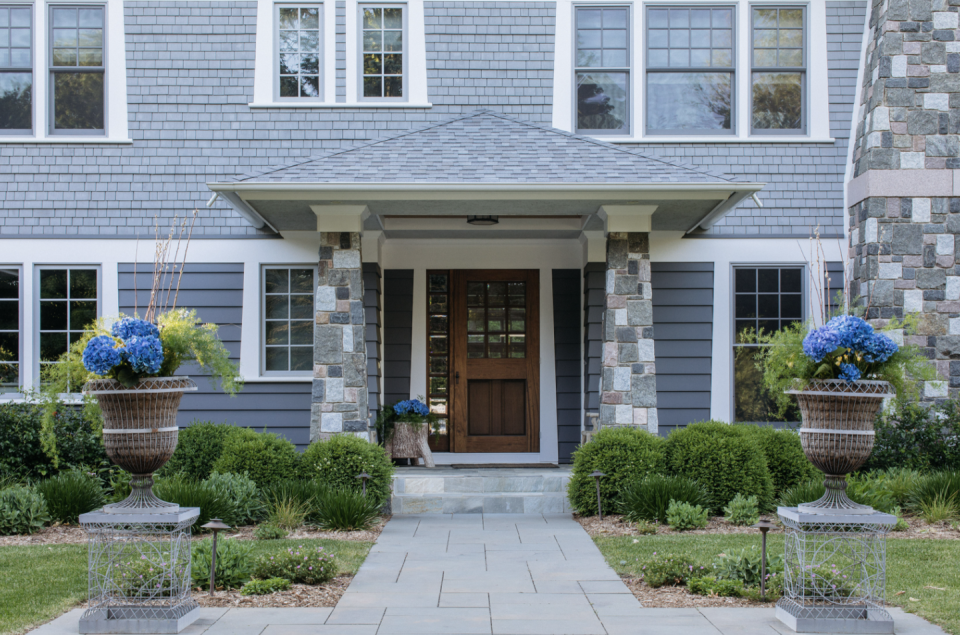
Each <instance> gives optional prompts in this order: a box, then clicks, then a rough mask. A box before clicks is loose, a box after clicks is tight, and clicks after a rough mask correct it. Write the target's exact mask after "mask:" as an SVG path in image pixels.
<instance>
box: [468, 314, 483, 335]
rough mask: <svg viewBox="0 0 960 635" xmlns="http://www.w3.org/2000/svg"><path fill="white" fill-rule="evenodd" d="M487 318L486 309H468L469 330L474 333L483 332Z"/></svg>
mask: <svg viewBox="0 0 960 635" xmlns="http://www.w3.org/2000/svg"><path fill="white" fill-rule="evenodd" d="M485 320H486V311H485V310H484V309H482V308H481V309H467V330H468V331H470V332H472V333H483V323H484V321H485Z"/></svg>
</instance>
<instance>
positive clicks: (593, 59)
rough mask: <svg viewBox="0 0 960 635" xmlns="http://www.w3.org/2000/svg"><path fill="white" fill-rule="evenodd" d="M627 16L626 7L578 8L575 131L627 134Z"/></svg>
mask: <svg viewBox="0 0 960 635" xmlns="http://www.w3.org/2000/svg"><path fill="white" fill-rule="evenodd" d="M629 16H630V10H629V9H628V8H627V7H578V8H577V12H576V47H577V48H576V61H575V70H574V73H575V76H576V77H575V82H574V84H575V86H576V100H577V132H591V133H593V134H604V133H606V134H610V133H613V134H627V133H629V131H630V98H629V96H630V45H629V43H630V30H629Z"/></svg>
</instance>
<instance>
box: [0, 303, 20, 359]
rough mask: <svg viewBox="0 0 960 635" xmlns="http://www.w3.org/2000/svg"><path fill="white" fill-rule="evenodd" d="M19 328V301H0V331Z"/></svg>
mask: <svg viewBox="0 0 960 635" xmlns="http://www.w3.org/2000/svg"><path fill="white" fill-rule="evenodd" d="M19 329H20V303H19V302H17V301H13V302H7V301H4V302H0V331H16V330H19ZM6 361H10V360H6Z"/></svg>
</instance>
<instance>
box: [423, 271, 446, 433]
mask: <svg viewBox="0 0 960 635" xmlns="http://www.w3.org/2000/svg"><path fill="white" fill-rule="evenodd" d="M427 285H428V291H429V292H428V293H427V316H428V317H427V324H428V326H427V329H428V334H427V339H428V343H427V401H428V402H429V406H430V412H432V413H434V414H436V415H437V416H438V417H441V418H440V420H439V421H438V422H437V425H436V426H435V428H434V430H432V431H431V435H430V439H429V442H430V448H431V449H432V450H435V451H437V452H449V451H450V433H449V430H448V427H447V416H448V415H449V412H450V272H449V271H428V272H427Z"/></svg>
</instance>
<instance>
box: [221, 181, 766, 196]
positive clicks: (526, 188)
mask: <svg viewBox="0 0 960 635" xmlns="http://www.w3.org/2000/svg"><path fill="white" fill-rule="evenodd" d="M764 185H765V184H764V183H742V182H735V181H713V182H707V183H704V182H663V183H502V182H485V183H484V182H461V183H384V182H379V183H365V182H356V183H329V182H269V181H267V182H264V181H259V182H257V181H254V182H244V181H240V182H226V183H218V182H211V183H207V187H209V188H210V190H212V191H214V192H237V193H243V192H303V193H315V192H398V193H401V192H402V193H412V192H469V191H483V192H542V193H544V194H550V193H557V194H560V193H563V194H564V195H566V194H568V193H570V192H592V193H596V192H609V191H631V192H638V193H639V192H676V191H686V192H746V193H747V195H749V194H750V193H752V192H759V191H760V190H761V189H763V186H764Z"/></svg>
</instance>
